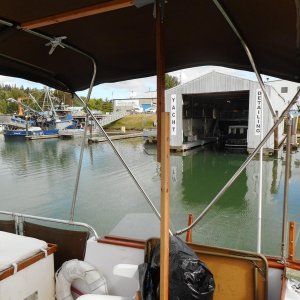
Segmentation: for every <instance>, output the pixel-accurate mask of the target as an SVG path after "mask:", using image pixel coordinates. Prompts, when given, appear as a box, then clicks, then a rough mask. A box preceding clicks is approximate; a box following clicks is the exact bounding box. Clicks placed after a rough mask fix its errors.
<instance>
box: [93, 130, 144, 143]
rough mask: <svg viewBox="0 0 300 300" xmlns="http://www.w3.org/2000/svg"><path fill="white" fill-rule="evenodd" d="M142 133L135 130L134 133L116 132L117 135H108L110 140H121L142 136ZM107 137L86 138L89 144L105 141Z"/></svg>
mask: <svg viewBox="0 0 300 300" xmlns="http://www.w3.org/2000/svg"><path fill="white" fill-rule="evenodd" d="M142 136H143V133H142V132H135V133H129V134H118V135H113V136H110V139H111V140H123V139H131V138H136V137H142ZM106 141H107V139H106V137H92V138H89V139H88V143H89V144H93V143H101V142H106Z"/></svg>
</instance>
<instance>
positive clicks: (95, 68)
mask: <svg viewBox="0 0 300 300" xmlns="http://www.w3.org/2000/svg"><path fill="white" fill-rule="evenodd" d="M92 62H93V70H94V72H93V76H92V80H91V83H90V87H89V90H88V94H87V97H86V101H85V102H84V106H85V108H86V109H87V108H88V103H89V100H90V98H91V94H92V90H93V87H94V82H95V78H96V74H97V65H96V63H95V61H94V60H92ZM87 128H88V114H87V115H86V118H85V128H84V134H83V139H82V143H81V148H80V157H79V163H78V168H77V174H76V180H75V187H74V192H73V200H72V205H71V210H70V222H73V221H74V215H75V205H76V200H77V194H78V186H79V179H80V174H81V166H82V160H83V152H84V145H85V139H86V134H87Z"/></svg>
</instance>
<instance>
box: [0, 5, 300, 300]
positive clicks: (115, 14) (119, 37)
mask: <svg viewBox="0 0 300 300" xmlns="http://www.w3.org/2000/svg"><path fill="white" fill-rule="evenodd" d="M154 2H155V3H154ZM154 4H155V5H154ZM299 12H300V10H299V2H298V1H294V0H286V1H279V0H272V1H271V0H266V1H258V0H254V1H253V0H252V1H248V0H246V1H231V0H223V1H220V0H212V1H198V0H190V1H180V0H172V1H168V2H167V3H166V1H164V0H157V1H152V0H135V1H132V0H112V1H107V0H89V1H85V2H84V3H83V2H82V1H65V0H62V1H59V2H53V1H50V0H44V1H43V3H42V5H36V1H33V0H29V1H20V0H18V1H2V2H1V4H0V37H1V44H0V70H1V74H2V75H10V76H16V77H17V76H18V77H22V78H25V79H28V80H33V81H38V82H41V83H43V84H46V85H48V86H51V87H53V88H57V89H60V90H63V91H67V92H70V93H73V94H75V95H76V96H77V97H78V99H79V100H80V99H81V98H80V97H79V96H78V94H77V93H76V91H78V90H83V89H87V88H88V89H89V90H88V94H87V100H89V98H90V95H91V92H92V88H93V86H94V85H95V84H100V83H104V82H116V81H121V80H128V79H134V78H140V77H145V76H150V75H154V74H157V89H158V92H157V96H158V97H157V98H158V101H157V115H158V118H157V119H158V124H157V129H158V130H157V147H158V148H157V149H158V161H159V162H160V171H161V207H160V209H157V208H156V207H155V205H154V204H153V202H152V201H151V199H150V198H149V196H148V195H147V194H146V192H145V190H144V189H143V188H142V187H141V185H140V184H139V181H138V180H137V179H136V177H135V176H134V174H133V172H132V171H131V170H130V168H129V167H128V165H127V164H126V162H125V161H124V159H123V157H122V156H121V155H120V153H119V152H118V150H117V149H116V148H115V147H114V144H113V143H112V141H111V139H110V138H109V136H108V135H107V134H106V133H105V131H104V130H103V128H102V126H101V124H100V123H99V122H98V120H97V119H96V118H95V117H94V116H93V114H92V112H91V111H90V110H89V108H88V107H87V106H86V102H84V101H83V100H81V101H82V103H83V105H84V106H85V109H86V111H87V112H88V114H89V115H90V118H91V119H92V120H93V121H94V122H95V124H97V126H98V127H99V129H101V130H102V131H103V134H104V135H105V137H106V138H107V141H108V143H109V144H110V145H111V146H112V148H113V150H114V152H115V154H116V155H117V157H118V158H119V159H120V160H121V162H122V163H123V165H124V168H125V169H126V170H127V171H128V173H129V174H130V176H131V178H132V179H133V182H134V183H135V184H136V185H137V186H138V188H139V190H140V191H141V193H142V194H143V196H144V198H145V200H146V202H147V203H148V204H149V205H150V207H151V208H152V210H153V211H154V214H155V215H156V216H157V218H158V219H159V220H160V234H159V236H158V237H157V239H151V240H136V239H131V238H128V237H126V236H125V237H124V236H122V237H120V236H114V235H110V236H104V237H99V236H98V234H97V232H96V231H95V230H94V229H93V228H92V227H91V226H90V225H88V224H84V223H80V222H76V221H75V220H74V211H75V207H76V196H77V190H78V183H79V180H80V167H81V161H82V154H83V150H84V144H83V146H82V151H81V155H80V159H79V162H78V173H77V175H76V184H75V187H74V197H73V201H72V206H71V208H70V218H69V220H59V219H51V218H46V217H41V216H33V215H28V214H21V213H18V212H7V211H1V215H3V216H7V218H8V220H3V221H1V223H0V226H1V227H0V228H1V229H2V231H1V234H0V298H1V299H3V300H8V299H15V300H19V299H22V300H24V299H26V300H31V299H43V300H48V299H49V300H50V299H55V295H56V298H57V299H58V300H61V299H73V298H75V297H78V296H79V298H78V299H80V300H88V299H90V300H91V299H94V300H95V299H99V300H100V299H106V300H108V299H115V300H117V299H119V300H121V299H131V298H132V297H136V299H162V300H166V299H215V300H216V299H217V300H218V299H232V300H235V299H240V300H242V299H257V300H262V299H268V300H276V299H299V280H297V278H298V277H299V270H300V263H299V261H297V260H296V259H295V257H294V252H293V251H294V248H293V244H294V229H295V224H291V226H290V240H289V241H290V242H289V246H290V248H289V250H288V247H287V244H288V243H287V231H288V218H287V208H288V180H289V159H290V147H289V145H290V127H291V121H290V119H291V116H290V114H289V110H290V109H291V108H292V106H293V105H294V103H295V102H296V100H297V98H298V97H299V95H300V90H298V92H297V93H296V94H295V96H294V97H293V99H290V101H289V104H288V106H287V107H286V109H285V110H284V112H283V114H282V115H280V116H277V115H276V112H274V111H273V110H272V105H271V100H272V99H269V97H268V94H267V93H266V90H265V87H264V82H263V80H262V79H261V75H260V74H261V73H262V74H268V75H269V76H273V77H280V78H283V79H286V80H291V81H296V82H300V68H299V49H300V25H299V24H300V21H299V16H300V13H299ZM153 13H154V14H153ZM20 45H24V47H22V48H21V47H20ZM207 64H212V65H220V66H225V67H235V68H236V69H239V70H248V71H249V70H253V71H254V72H255V74H256V76H257V80H258V82H259V84H260V89H261V93H262V95H263V97H264V98H263V99H264V100H263V101H264V102H265V103H266V105H268V107H269V109H270V111H271V112H272V116H273V117H274V125H273V127H272V128H271V130H270V131H269V132H268V133H266V134H265V135H264V136H262V137H261V142H260V143H259V144H258V146H257V148H256V149H255V150H254V151H253V152H252V154H251V155H249V156H248V158H247V159H246V161H245V162H244V163H243V164H242V165H241V167H240V168H238V169H237V171H236V173H235V174H234V175H233V177H232V178H231V179H230V180H229V181H228V182H227V183H226V185H225V186H224V187H223V188H222V189H221V190H220V192H219V193H218V194H217V195H216V196H215V197H214V198H213V199H212V201H211V202H210V204H209V205H208V206H207V207H206V208H205V209H204V210H203V211H202V212H194V214H199V213H200V214H199V216H198V217H196V218H195V220H194V221H191V222H190V224H189V226H188V227H186V228H183V229H178V230H175V231H174V230H171V229H170V225H169V224H170V223H169V211H170V210H169V208H170V201H169V200H170V199H169V198H170V197H169V191H170V179H169V177H170V172H169V171H170V170H169V159H170V155H169V145H168V142H169V139H170V136H169V135H170V129H169V128H170V115H169V113H168V111H169V110H170V108H168V107H166V105H165V93H164V87H165V83H164V76H165V72H170V71H174V70H179V69H182V68H186V67H193V66H201V65H207ZM174 99H175V98H174ZM175 100H176V99H175ZM180 100H181V99H177V100H176V101H180ZM283 120H286V122H287V147H286V153H287V155H286V164H285V166H286V171H285V180H286V184H285V190H284V203H285V204H284V208H283V221H282V224H283V226H282V245H281V249H280V252H281V255H280V256H279V257H268V256H265V255H264V254H263V253H262V250H261V239H262V237H261V230H260V229H261V214H260V212H261V209H258V211H259V214H258V217H257V218H258V226H257V227H258V230H257V235H258V237H257V252H246V251H240V250H237V249H224V248H217V247H211V246H207V245H200V244H194V243H192V240H191V233H192V229H193V227H194V226H197V224H198V223H199V222H200V221H201V220H202V219H203V217H204V216H206V214H207V212H208V211H209V210H210V208H211V207H212V206H213V205H214V204H215V203H217V202H218V201H222V199H221V197H222V195H223V194H224V193H225V191H226V190H227V189H228V188H229V187H230V186H231V184H232V183H233V182H234V180H235V179H236V178H237V177H238V176H239V174H241V173H242V171H243V170H244V168H245V167H246V166H247V165H248V164H249V162H250V161H251V160H252V159H253V158H254V157H255V156H256V154H258V152H259V153H260V157H262V150H261V148H262V146H263V145H264V143H265V142H266V141H267V139H268V138H269V137H270V136H271V135H272V133H273V132H274V130H275V131H276V128H277V127H278V125H279V124H280V123H281V122H282V121H283ZM172 125H174V124H172ZM85 132H86V131H85ZM261 161H262V159H261ZM261 166H262V165H261ZM261 168H262V167H261ZM260 178H261V176H260ZM97 184H98V183H97ZM116 193H118V192H117V191H116ZM121 193H123V191H121V192H120V194H121ZM88 196H89V195H87V197H88ZM4 197H5V196H4ZM53 197H54V198H55V194H54V193H53ZM54 200H55V199H54ZM54 200H53V201H54ZM260 203H261V197H259V199H258V206H259V207H261V206H260ZM93 213H94V212H93ZM99 213H100V212H99ZM130 221H132V218H129V224H130ZM143 222H146V220H144V219H140V224H138V225H131V228H129V229H127V231H128V232H129V231H130V230H132V229H133V227H142V223H143ZM49 223H51V224H52V225H49ZM61 224H64V225H65V226H69V228H68V229H66V228H64V229H62V228H61V227H60V226H59V225H61ZM56 225H57V226H56ZM145 226H146V227H147V226H148V227H149V226H151V223H150V225H149V224H146V225H145ZM121 227H122V228H123V229H124V230H125V232H126V229H125V228H124V226H123V225H122V224H121ZM78 228H80V229H78ZM185 233H187V242H186V243H182V242H178V243H180V247H177V253H178V254H180V253H181V254H182V252H184V253H186V254H188V257H189V258H187V259H186V258H183V257H182V256H181V254H180V255H179V256H178V257H177V258H176V259H175V258H174V256H173V254H174V252H172V254H171V258H172V260H171V261H170V260H169V256H170V254H169V253H170V251H169V249H170V247H171V248H172V247H173V246H174V239H176V237H177V236H182V235H183V234H185ZM170 241H171V242H170ZM178 241H179V240H178ZM3 245H5V247H3ZM158 245H159V246H158ZM181 247H183V248H181ZM185 247H188V248H185ZM178 249H185V250H184V251H180V250H178ZM187 249H188V250H187ZM158 250H160V252H159V253H158ZM172 250H174V249H173V248H172ZM191 250H192V251H193V252H191ZM195 255H196V257H199V258H200V259H201V261H203V262H204V263H205V265H206V266H207V267H206V266H204V265H203V264H202V263H201V262H200V261H198V260H197V259H196V258H195ZM189 262H195V263H194V266H196V265H197V266H198V265H199V266H200V265H201V271H199V269H198V271H199V272H196V273H197V274H198V275H199V274H204V273H205V274H212V276H213V280H212V277H211V275H208V276H204V277H202V280H200V281H199V282H201V283H198V284H196V285H195V286H194V285H193V284H194V281H193V278H196V277H195V275H196V273H193V271H191V270H189V271H187V269H186V266H190V264H189ZM153 265H156V269H155V276H154V277H151V278H152V280H153V281H152V282H149V281H147V280H146V281H144V280H141V281H140V283H139V280H138V277H139V276H138V271H137V270H138V268H137V266H139V270H140V271H142V270H143V268H144V269H145V268H146V274H148V275H149V273H147V270H149V268H150V267H151V266H153ZM175 266H177V267H178V268H177V269H175V272H174V267H175ZM207 268H208V269H207ZM55 270H57V271H58V272H57V273H56V276H54V274H55ZM180 270H181V271H182V270H183V271H184V274H182V272H181V271H180ZM207 270H208V271H207ZM142 274H143V272H141V273H140V275H142ZM176 274H182V277H180V280H179V281H176V280H175V281H174V276H175V278H178V277H177V275H176ZM150 275H151V274H150ZM150 275H149V276H150ZM149 276H148V277H149ZM180 276H181V275H180ZM54 277H55V278H56V280H54ZM154 281H155V282H154ZM154 283H155V284H154ZM55 285H56V288H55ZM174 286H176V289H174ZM147 287H153V288H152V289H151V288H150V289H147ZM194 287H195V288H194ZM145 289H146V291H145ZM55 290H56V292H55ZM174 291H175V296H174ZM149 293H150V294H149ZM149 295H150V296H149ZM179 295H180V296H179Z"/></svg>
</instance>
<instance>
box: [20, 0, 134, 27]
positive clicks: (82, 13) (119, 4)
mask: <svg viewBox="0 0 300 300" xmlns="http://www.w3.org/2000/svg"><path fill="white" fill-rule="evenodd" d="M132 5H133V0H113V1H107V2H104V3H100V4H96V5H91V6H87V7H83V8H79V9H75V10H71V11H68V12H65V13H61V14H56V15H52V16H48V17H45V18H41V19H37V20H32V21H28V22H24V23H22V24H21V27H22V28H23V29H36V28H40V27H44V26H48V25H53V24H57V23H61V22H66V21H71V20H75V19H79V18H83V17H88V16H93V15H97V14H101V13H105V12H109V11H113V10H117V9H122V8H126V7H130V6H132Z"/></svg>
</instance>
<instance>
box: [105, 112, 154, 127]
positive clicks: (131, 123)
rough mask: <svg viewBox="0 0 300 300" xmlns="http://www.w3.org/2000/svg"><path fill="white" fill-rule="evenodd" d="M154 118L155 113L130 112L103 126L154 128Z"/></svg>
mask: <svg viewBox="0 0 300 300" xmlns="http://www.w3.org/2000/svg"><path fill="white" fill-rule="evenodd" d="M156 119H157V118H156V114H132V115H129V116H126V117H124V118H122V119H120V120H118V121H116V122H114V123H111V124H109V125H107V126H105V128H106V129H111V130H119V129H121V127H125V128H126V130H143V129H144V128H154V127H155V126H154V123H156Z"/></svg>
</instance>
